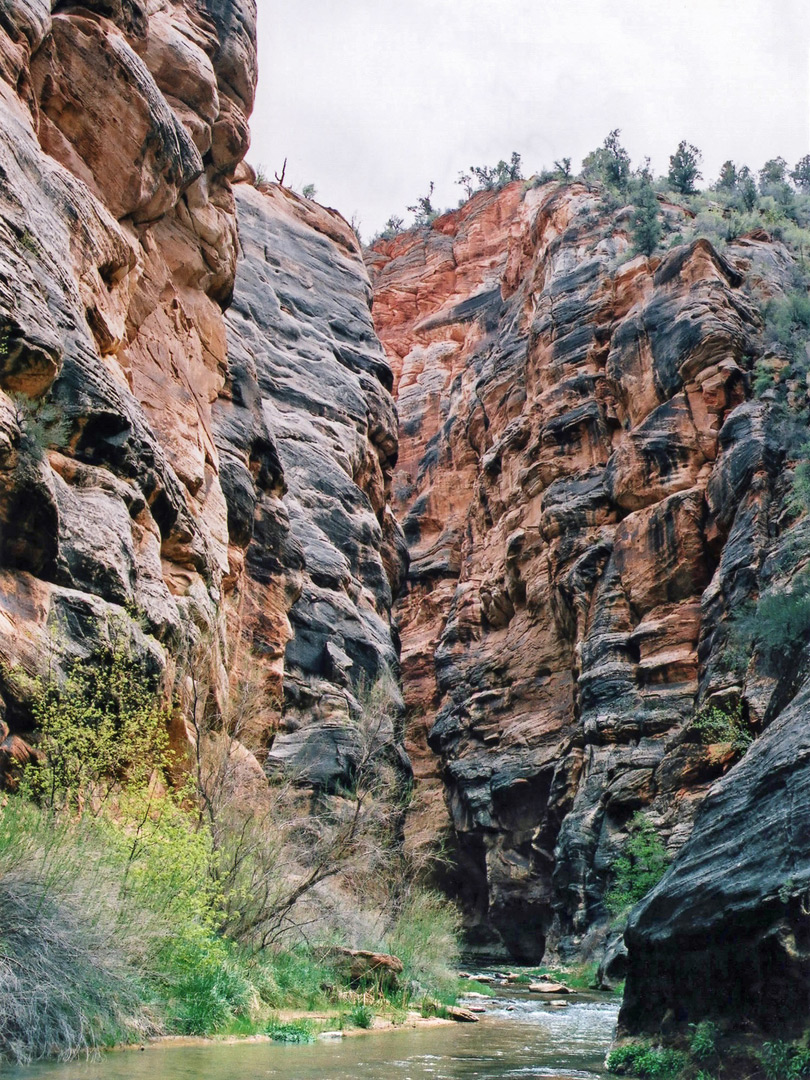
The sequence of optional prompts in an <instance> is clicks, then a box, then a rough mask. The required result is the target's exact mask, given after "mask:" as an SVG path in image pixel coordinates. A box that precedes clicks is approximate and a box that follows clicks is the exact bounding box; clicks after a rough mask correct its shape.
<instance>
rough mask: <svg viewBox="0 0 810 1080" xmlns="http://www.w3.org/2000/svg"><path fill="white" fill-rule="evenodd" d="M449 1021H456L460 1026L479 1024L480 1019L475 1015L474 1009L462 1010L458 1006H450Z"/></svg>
mask: <svg viewBox="0 0 810 1080" xmlns="http://www.w3.org/2000/svg"><path fill="white" fill-rule="evenodd" d="M447 1019H448V1020H455V1021H456V1022H457V1023H459V1024H477V1023H478V1017H477V1016H475V1015H474V1014H473V1011H472V1009H460V1008H459V1007H458V1006H457V1005H450V1006H448V1008H447Z"/></svg>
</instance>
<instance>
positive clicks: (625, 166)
mask: <svg viewBox="0 0 810 1080" xmlns="http://www.w3.org/2000/svg"><path fill="white" fill-rule="evenodd" d="M620 134H621V131H620V129H619V128H614V129H613V131H611V132H610V133H609V134H608V135H607V137H606V138H605V141H604V143H603V144H602V145H601V146H600V147H598V148H597V149H596V150H592V151H591V153H590V154H588V156H587V157H586V158H585V159H584V160H583V162H582V176H583V179H585V180H586V181H593V180H596V181H600V182H601V183H603V184H607V185H608V186H609V187H613V188H616V189H617V190H618V191H622V192H623V191H626V189H627V185H628V182H629V180H630V155H629V154H628V153H627V151H626V150H625V149H624V147H623V146H622V145H621V143H620V142H619V135H620Z"/></svg>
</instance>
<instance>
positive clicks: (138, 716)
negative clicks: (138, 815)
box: [26, 642, 169, 813]
mask: <svg viewBox="0 0 810 1080" xmlns="http://www.w3.org/2000/svg"><path fill="white" fill-rule="evenodd" d="M156 689H157V687H156V680H155V678H154V676H150V674H149V673H148V672H144V671H143V670H142V668H141V667H140V666H139V665H138V664H137V663H135V662H134V661H133V660H132V658H131V657H130V655H129V653H128V651H127V648H126V646H125V645H124V644H123V643H121V642H117V643H114V644H113V645H111V646H109V647H107V648H101V649H98V650H96V652H95V653H93V655H92V656H90V657H89V658H88V659H87V660H85V661H79V662H77V663H76V664H74V665H73V668H72V670H71V671H70V674H69V675H68V677H67V678H66V679H65V680H64V681H63V682H60V681H58V680H56V679H53V680H51V681H49V682H39V683H38V684H36V686H35V687H34V694H33V699H32V700H33V705H32V711H33V714H34V719H35V720H36V722H37V727H38V731H39V739H40V748H41V749H42V751H44V753H45V755H46V760H45V762H44V763H43V764H40V765H39V766H38V767H37V768H32V769H29V770H28V773H27V784H26V789H27V791H28V793H29V794H30V795H32V796H33V797H34V798H35V799H36V800H37V801H38V802H40V803H41V804H42V805H43V806H46V807H47V808H48V809H50V810H54V811H62V810H68V809H72V810H76V809H80V810H82V811H89V812H92V813H98V812H100V810H101V808H102V807H103V806H104V805H105V804H106V803H107V801H108V800H109V799H110V797H111V796H112V794H113V793H120V792H122V791H124V792H125V791H128V792H130V793H133V792H135V791H137V790H142V789H144V788H145V787H146V785H147V783H148V780H149V777H150V776H151V775H152V773H153V772H154V771H155V770H156V769H157V770H160V769H163V768H166V767H167V766H168V764H169V752H168V735H167V730H166V720H167V715H166V713H165V711H164V710H163V709H162V708H161V706H160V703H159V701H158V698H157V696H156Z"/></svg>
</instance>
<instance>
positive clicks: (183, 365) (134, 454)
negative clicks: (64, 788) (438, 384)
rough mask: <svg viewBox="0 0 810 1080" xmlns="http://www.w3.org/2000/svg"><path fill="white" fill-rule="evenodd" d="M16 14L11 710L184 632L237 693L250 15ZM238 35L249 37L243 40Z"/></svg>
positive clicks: (194, 9) (99, 9) (0, 277)
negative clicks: (86, 662)
mask: <svg viewBox="0 0 810 1080" xmlns="http://www.w3.org/2000/svg"><path fill="white" fill-rule="evenodd" d="M213 7H215V8H216V13H215V14H212V13H209V12H207V10H206V5H205V4H198V3H196V2H195V3H192V2H190V0H189V2H186V3H183V2H177V3H170V2H168V0H165V2H149V3H144V2H142V0H115V2H112V3H109V2H107V0H105V2H104V3H96V2H95V0H91V2H89V3H86V4H83V5H81V6H79V5H76V6H75V7H74V6H71V5H59V10H58V11H56V12H53V13H52V11H51V5H50V4H48V3H43V2H42V0H25V2H22V0H20V2H18V0H11V3H7V4H5V6H4V10H3V15H2V19H0V75H2V81H0V98H2V102H0V168H2V174H3V183H2V188H1V189H0V232H1V233H2V235H0V260H2V266H1V268H0V327H2V329H1V330H0V336H1V337H2V346H1V347H0V575H1V576H2V584H1V585H0V658H1V659H2V661H3V671H4V673H5V674H4V675H3V676H2V679H0V682H2V685H0V695H1V696H2V699H3V702H4V707H6V708H7V709H8V711H9V714H10V721H11V722H12V724H17V723H19V724H21V725H24V724H25V722H26V717H25V700H24V697H25V695H24V693H23V691H22V689H21V685H22V684H21V682H20V680H19V678H18V677H17V676H16V675H14V676H11V675H9V674H8V673H9V672H10V671H12V670H15V671H16V672H17V673H19V672H20V671H22V670H25V671H27V672H29V673H35V672H42V671H43V670H49V669H51V668H52V666H53V664H54V663H55V664H56V665H57V666H58V665H60V664H62V663H63V662H64V661H66V660H67V659H68V658H70V657H75V656H86V655H88V654H89V653H90V652H91V651H92V650H93V649H94V648H96V647H97V646H98V645H99V644H101V643H102V642H106V643H107V644H109V643H110V642H111V641H113V640H114V641H119V642H120V641H122V640H123V641H128V642H129V643H130V645H131V646H132V647H133V648H134V650H135V652H136V653H137V654H138V655H139V656H140V657H141V658H142V659H143V660H144V661H145V663H146V664H147V666H150V667H152V668H153V669H154V670H156V671H158V670H160V669H162V668H164V667H165V665H166V663H167V661H168V659H169V658H170V657H172V656H174V655H176V654H177V652H178V651H179V650H180V649H181V644H182V641H183V639H184V638H185V637H187V636H188V630H189V628H190V627H192V626H193V627H195V628H196V631H197V632H201V633H205V634H206V635H208V637H209V639H210V641H211V648H210V653H211V657H212V661H213V663H212V675H213V682H214V686H215V691H216V693H217V694H219V693H220V691H221V690H222V688H223V686H224V682H225V672H224V667H223V664H222V661H223V659H224V656H225V652H226V645H225V640H224V635H225V621H224V619H223V614H222V613H223V611H224V606H223V598H224V585H225V584H226V582H227V580H228V577H229V574H230V568H229V559H228V549H229V536H228V526H227V507H226V502H225V497H224V494H223V490H222V485H221V483H220V461H219V454H218V450H217V447H216V445H215V440H214V435H213V430H212V406H213V405H214V403H215V402H216V400H217V398H218V396H219V394H220V392H221V391H222V390H223V387H224V385H225V373H226V367H227V364H226V335H225V323H224V318H223V314H222V309H223V306H224V305H225V304H226V303H227V302H228V300H229V299H230V295H231V292H232V289H233V278H234V272H235V266H236V253H237V240H236V212H235V206H234V201H233V194H232V190H231V183H230V179H229V178H230V176H231V174H232V172H233V169H234V167H235V166H236V164H237V163H238V162H239V161H240V160H241V157H242V156H243V154H244V152H245V150H246V148H247V137H246V131H247V129H246V119H245V118H246V116H247V115H248V114H249V112H250V108H251V106H252V101H253V87H254V84H255V76H256V57H255V15H256V12H255V4H254V3H253V0H232V2H229V3H218V4H216V5H213ZM234 27H238V33H236V34H235V38H234V33H235V31H234Z"/></svg>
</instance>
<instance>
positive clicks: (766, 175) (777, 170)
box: [759, 157, 787, 195]
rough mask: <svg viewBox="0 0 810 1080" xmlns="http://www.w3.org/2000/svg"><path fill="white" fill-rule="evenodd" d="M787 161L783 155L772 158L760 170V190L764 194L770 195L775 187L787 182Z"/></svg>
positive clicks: (782, 185) (778, 187)
mask: <svg viewBox="0 0 810 1080" xmlns="http://www.w3.org/2000/svg"><path fill="white" fill-rule="evenodd" d="M786 177H787V162H786V161H785V159H784V158H783V157H775V158H771V159H770V161H766V162H765V164H764V165H763V166H762V168H761V169H760V170H759V190H760V194H762V195H770V194H772V193H773V191H774V190H775V189H777V190H778V189H780V188H782V187H784V186H785V185H786V183H787V179H786Z"/></svg>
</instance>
